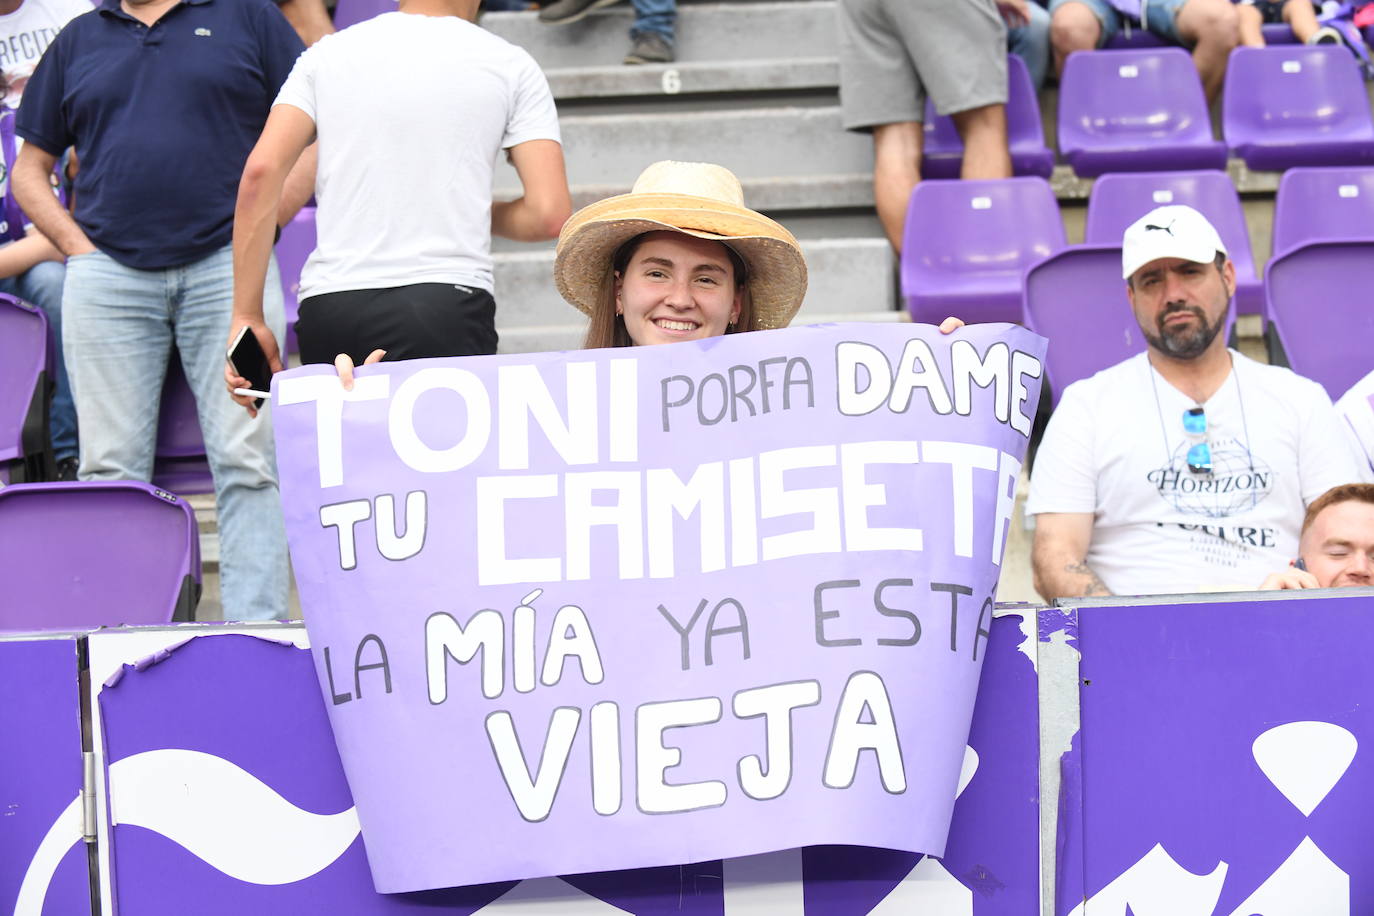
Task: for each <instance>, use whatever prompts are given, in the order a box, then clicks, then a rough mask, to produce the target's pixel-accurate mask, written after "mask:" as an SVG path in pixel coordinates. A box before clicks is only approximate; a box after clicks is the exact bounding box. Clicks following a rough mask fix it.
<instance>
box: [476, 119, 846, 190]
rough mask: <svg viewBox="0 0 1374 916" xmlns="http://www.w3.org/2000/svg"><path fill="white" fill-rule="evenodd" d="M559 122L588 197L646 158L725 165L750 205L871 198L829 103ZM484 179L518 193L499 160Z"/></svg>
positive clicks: (624, 181) (626, 179) (575, 176)
mask: <svg viewBox="0 0 1374 916" xmlns="http://www.w3.org/2000/svg"><path fill="white" fill-rule="evenodd" d="M561 122H562V130H563V151H564V157H565V158H566V160H567V164H568V182H569V184H571V185H573V186H574V187H576V188H577V189H578V191H579V194H580V195H583V194H586V193H588V192H590V193H593V194H595V195H596V196H593V197H592V198H591V199H598V198H599V197H600V196H605V193H604V192H605V191H607V190H610V191H611V192H612V193H616V192H618V191H621V190H624V189H627V188H628V186H629V185H630V184H632V183H633V182H634V179H635V177H636V176H637V175H639V173H640V172H641V171H643V169H644V167H645V166H647V165H648V164H649V163H651V162H655V161H657V160H660V159H679V160H685V161H696V162H716V163H719V164H721V165H723V166H725V167H726V168H728V169H730V170H731V171H732V172H734V173H735V174H736V175H738V176H739V178H740V179H741V181H742V182H744V183H745V184H746V195H745V200H746V202H748V203H749V205H750V206H754V207H764V208H767V209H808V208H812V207H825V206H861V205H863V204H862V200H861V198H864V197H866V198H867V203H868V204H870V205H871V204H872V189H871V188H869V187H868V184H869V182H870V181H871V177H870V176H871V170H872V163H873V144H872V142H871V141H870V139H869V138H868V137H866V136H864V135H862V134H855V133H850V132H848V131H846V130H844V129H842V128H841V126H840V109H839V107H838V106H822V107H800V106H792V107H775V108H757V109H745V110H735V111H688V112H671V113H670V112H661V111H660V112H649V113H643V114H638V115H625V114H614V115H565V116H564V117H563V118H562V119H561ZM494 184H495V187H496V188H497V189H498V191H497V196H498V198H513V197H516V196H518V194H519V188H520V184H519V179H518V177H517V176H516V174H515V170H514V169H513V168H512V167H511V166H510V165H508V164H506V163H505V162H504V161H503V162H501V163H499V164H498V166H497V173H496V177H495V182H494ZM751 190H757V192H758V193H759V194H760V195H762V196H761V197H756V196H755V195H753V194H750V193H748V192H749V191H751Z"/></svg>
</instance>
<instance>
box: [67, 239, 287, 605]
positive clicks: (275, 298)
mask: <svg viewBox="0 0 1374 916" xmlns="http://www.w3.org/2000/svg"><path fill="white" fill-rule="evenodd" d="M232 290H233V269H232V264H231V253H230V249H229V246H227V245H226V246H225V247H224V248H221V249H220V250H219V251H217V252H215V253H214V254H212V255H210V256H209V257H206V258H203V259H202V260H199V261H196V262H194V263H191V264H186V265H183V266H181V267H169V268H166V269H164V270H135V269H134V268H132V267H126V266H124V265H123V264H120V263H118V262H117V261H115V260H114V259H113V258H111V257H110V256H109V255H106V254H104V253H103V252H99V251H97V252H91V253H89V254H80V255H77V256H75V257H73V258H69V259H68V260H67V283H66V286H65V288H64V291H63V300H62V308H63V310H64V311H65V318H66V325H67V327H66V334H65V345H66V351H67V370H68V372H69V373H70V376H71V383H72V395H73V396H74V397H75V399H76V410H77V415H78V416H80V417H81V471H80V477H81V479H82V480H148V479H149V478H150V477H151V476H152V473H153V457H154V451H155V449H156V446H157V424H158V402H159V397H160V395H161V392H162V381H163V377H164V376H165V375H166V372H167V359H168V356H169V355H170V353H171V350H172V345H173V344H175V345H176V348H177V350H178V351H179V352H180V353H181V362H182V367H183V369H185V371H186V379H187V381H188V382H189V383H190V385H191V391H192V392H193V393H194V394H195V397H196V413H197V416H198V417H199V419H200V428H201V432H202V434H203V435H204V437H205V451H206V456H207V457H208V459H209V462H210V470H211V472H212V473H213V474H214V476H215V505H216V508H217V510H218V512H219V531H220V583H221V593H222V596H223V602H224V617H225V619H226V620H270V619H273V618H276V619H281V618H284V617H285V616H286V594H287V589H288V587H289V586H288V580H287V566H286V564H287V555H286V530H285V526H284V524H283V522H282V510H281V498H280V496H279V495H278V493H277V472H276V459H275V455H274V453H273V446H272V424H271V416H270V412H268V411H266V410H264V412H263V413H260V414H259V415H258V417H257V419H256V420H255V419H252V418H250V417H249V416H248V413H247V411H245V410H244V409H243V408H242V407H239V406H238V405H237V404H235V403H234V402H233V401H232V400H230V398H229V394H228V393H227V392H226V391H225V390H224V349H225V342H226V341H227V339H228V336H229V307H230V295H231V293H232ZM263 309H264V313H265V314H266V317H267V324H268V326H269V327H270V328H271V329H272V332H273V333H274V334H276V336H277V340H285V339H286V337H285V333H286V316H285V312H284V310H283V308H282V294H281V280H280V279H279V276H278V273H277V266H276V262H275V261H273V262H272V264H271V266H270V268H269V270H268V273H267V285H266V287H265V289H264V295H263Z"/></svg>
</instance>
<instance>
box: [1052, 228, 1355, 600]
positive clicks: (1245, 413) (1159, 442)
mask: <svg viewBox="0 0 1374 916" xmlns="http://www.w3.org/2000/svg"><path fill="white" fill-rule="evenodd" d="M1121 258H1122V276H1123V277H1124V278H1125V279H1126V295H1127V298H1128V299H1129V301H1130V303H1131V309H1132V311H1133V312H1134V314H1135V319H1136V321H1137V322H1138V323H1139V325H1140V329H1141V332H1142V333H1143V334H1144V337H1145V340H1146V342H1147V344H1148V346H1147V349H1146V352H1145V353H1141V354H1139V355H1137V356H1133V357H1131V358H1130V359H1128V360H1125V361H1124V362H1121V363H1118V364H1117V365H1115V366H1112V367H1111V368H1109V369H1104V370H1103V371H1101V372H1099V373H1097V374H1096V375H1094V376H1092V377H1091V378H1088V379H1083V380H1082V381H1078V382H1075V383H1073V384H1072V385H1069V386H1068V388H1066V389H1065V390H1064V393H1063V396H1062V397H1061V399H1060V401H1059V406H1058V407H1057V408H1056V409H1055V412H1054V414H1053V416H1051V417H1050V422H1049V426H1048V428H1047V429H1046V431H1045V437H1044V440H1043V441H1042V442H1041V444H1040V449H1039V451H1038V452H1037V453H1036V457H1035V467H1034V471H1033V473H1032V476H1031V489H1030V498H1029V500H1028V501H1027V504H1026V513H1027V514H1028V515H1034V516H1035V541H1034V545H1033V548H1032V557H1031V560H1032V565H1033V569H1034V574H1035V587H1036V590H1037V591H1039V592H1040V594H1041V595H1043V596H1044V597H1045V598H1046V599H1052V598H1059V597H1072V596H1082V595H1108V594H1126V595H1148V594H1163V593H1170V592H1174V593H1176V592H1190V591H1212V590H1217V589H1223V588H1234V589H1250V588H1253V587H1254V584H1255V583H1256V582H1259V581H1261V580H1262V579H1263V578H1264V576H1265V575H1266V574H1267V573H1268V572H1269V571H1271V570H1273V569H1275V568H1277V567H1279V566H1281V565H1282V564H1283V563H1285V562H1287V560H1288V559H1289V558H1291V557H1293V556H1294V555H1295V554H1296V552H1297V549H1298V534H1299V530H1300V526H1301V523H1302V518H1303V512H1304V506H1305V505H1306V504H1307V503H1310V502H1312V501H1313V500H1315V499H1316V498H1317V497H1318V496H1320V495H1321V494H1322V493H1325V492H1326V491H1327V490H1328V489H1330V488H1331V487H1333V486H1335V485H1337V484H1341V483H1345V482H1347V481H1350V480H1358V479H1360V469H1359V467H1358V465H1357V463H1356V461H1355V456H1354V454H1353V452H1352V450H1351V449H1349V448H1348V447H1347V445H1346V443H1345V441H1344V439H1343V438H1342V434H1341V431H1340V420H1339V418H1338V417H1337V416H1336V413H1335V411H1334V410H1333V409H1332V408H1331V401H1330V399H1329V398H1328V397H1327V396H1326V392H1325V391H1323V390H1322V388H1321V386H1320V385H1318V384H1317V383H1316V382H1313V381H1311V380H1309V379H1305V378H1302V377H1300V376H1298V375H1295V374H1294V373H1293V372H1291V371H1289V370H1288V369H1281V368H1279V367H1277V366H1265V365H1262V364H1260V363H1257V362H1254V361H1253V360H1251V359H1249V358H1247V357H1245V356H1244V355H1242V354H1241V353H1239V352H1237V351H1235V350H1228V349H1227V348H1226V337H1225V333H1224V332H1225V329H1226V316H1227V311H1228V308H1229V303H1230V300H1231V297H1232V295H1233V294H1234V293H1235V267H1234V265H1233V264H1232V263H1231V260H1230V258H1228V257H1227V255H1226V248H1225V246H1224V245H1223V244H1222V241H1221V238H1220V236H1218V235H1217V232H1216V229H1215V228H1213V227H1212V225H1211V224H1210V223H1209V222H1207V220H1206V219H1205V218H1204V217H1203V216H1202V214H1200V213H1198V212H1197V211H1196V210H1194V209H1192V208H1191V207H1184V206H1169V207H1160V208H1158V209H1156V210H1152V211H1151V212H1149V213H1147V214H1146V215H1145V216H1143V217H1141V218H1140V219H1139V220H1137V221H1136V222H1135V223H1133V224H1132V225H1131V226H1130V227H1129V228H1127V230H1126V233H1125V237H1124V238H1123V240H1122V253H1121ZM1110 307H1112V305H1111V304H1110V303H1103V308H1110Z"/></svg>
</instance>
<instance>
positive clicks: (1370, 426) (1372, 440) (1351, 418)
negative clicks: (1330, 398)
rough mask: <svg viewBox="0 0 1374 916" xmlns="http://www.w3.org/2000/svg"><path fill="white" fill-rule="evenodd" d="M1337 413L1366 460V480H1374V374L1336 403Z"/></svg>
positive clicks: (1363, 379)
mask: <svg viewBox="0 0 1374 916" xmlns="http://www.w3.org/2000/svg"><path fill="white" fill-rule="evenodd" d="M1336 413H1338V414H1340V415H1341V419H1342V420H1344V421H1345V432H1346V435H1347V437H1348V438H1349V440H1350V444H1351V445H1353V446H1354V447H1355V449H1356V451H1357V452H1359V454H1360V455H1361V456H1363V458H1364V462H1365V467H1366V472H1365V479H1366V480H1371V479H1374V372H1371V373H1369V374H1368V375H1366V376H1365V377H1364V378H1362V379H1360V380H1359V381H1358V382H1356V383H1355V384H1354V385H1351V386H1350V390H1349V391H1347V392H1346V393H1345V394H1343V395H1341V396H1340V399H1339V400H1337V401H1336Z"/></svg>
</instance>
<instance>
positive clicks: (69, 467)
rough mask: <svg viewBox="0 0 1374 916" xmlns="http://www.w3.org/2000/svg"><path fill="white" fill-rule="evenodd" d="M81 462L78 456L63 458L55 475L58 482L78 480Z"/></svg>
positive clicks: (58, 463)
mask: <svg viewBox="0 0 1374 916" xmlns="http://www.w3.org/2000/svg"><path fill="white" fill-rule="evenodd" d="M80 466H81V462H80V461H79V460H78V459H76V458H63V459H61V460H59V461H58V462H57V474H56V475H55V476H54V477H53V480H56V481H57V482H58V483H71V482H72V481H73V480H76V471H77V468H79V467H80Z"/></svg>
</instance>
